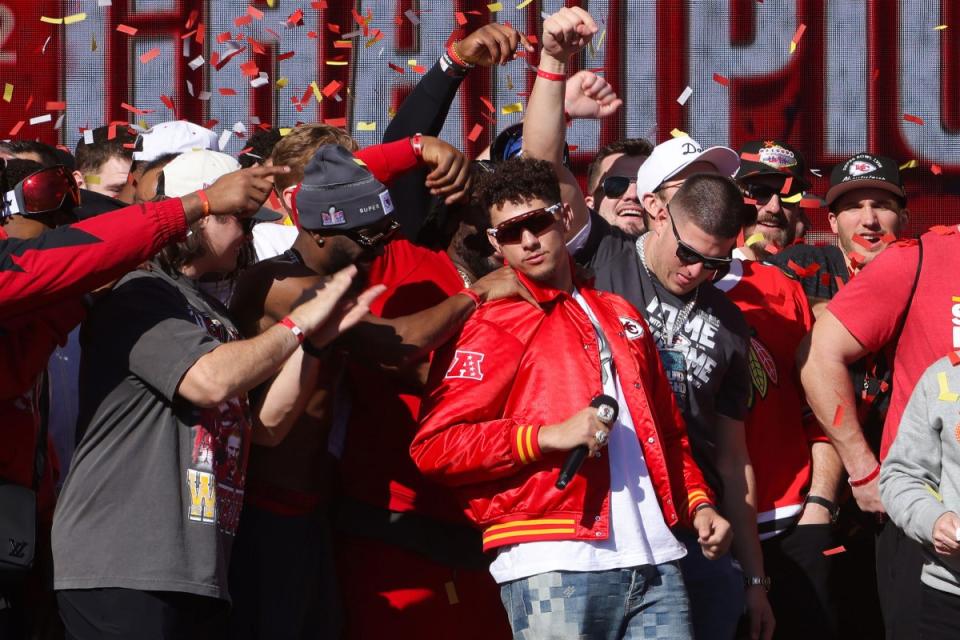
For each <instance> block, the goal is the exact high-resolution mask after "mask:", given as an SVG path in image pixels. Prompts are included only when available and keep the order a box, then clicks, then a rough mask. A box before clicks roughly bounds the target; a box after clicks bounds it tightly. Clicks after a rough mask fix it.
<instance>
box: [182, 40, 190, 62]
mask: <svg viewBox="0 0 960 640" xmlns="http://www.w3.org/2000/svg"><path fill="white" fill-rule="evenodd" d="M182 53H183V57H184V58H189V57H190V38H187V39H186V40H184V41H183V47H182Z"/></svg>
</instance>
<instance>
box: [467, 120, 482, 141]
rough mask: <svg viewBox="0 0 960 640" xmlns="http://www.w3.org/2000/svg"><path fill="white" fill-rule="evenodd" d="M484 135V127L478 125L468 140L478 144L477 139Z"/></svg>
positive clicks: (472, 130) (474, 127) (471, 131)
mask: <svg viewBox="0 0 960 640" xmlns="http://www.w3.org/2000/svg"><path fill="white" fill-rule="evenodd" d="M481 133H483V127H481V126H480V125H478V124H475V125H473V129H471V130H470V134H469V135H468V136H467V140H469V141H470V142H476V141H477V138H479V137H480V134H481Z"/></svg>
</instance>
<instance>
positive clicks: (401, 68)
mask: <svg viewBox="0 0 960 640" xmlns="http://www.w3.org/2000/svg"><path fill="white" fill-rule="evenodd" d="M387 66H388V67H390V68H391V69H393V70H394V71H396V72H397V73H406V69H404V68H403V67H401V66H400V65H396V64H393V63H392V62H388V63H387Z"/></svg>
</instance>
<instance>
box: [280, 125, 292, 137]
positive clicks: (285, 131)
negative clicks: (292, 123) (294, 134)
mask: <svg viewBox="0 0 960 640" xmlns="http://www.w3.org/2000/svg"><path fill="white" fill-rule="evenodd" d="M278 131H280V137H281V138H282V137H284V136H288V135H290V132H291V131H293V129H292V128H291V127H280V129H278Z"/></svg>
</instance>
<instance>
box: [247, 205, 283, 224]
mask: <svg viewBox="0 0 960 640" xmlns="http://www.w3.org/2000/svg"><path fill="white" fill-rule="evenodd" d="M251 217H252V218H253V219H254V220H256V221H257V222H277V221H278V220H283V215H282V214H280V213H277V212H276V211H274V210H273V209H268V208H266V207H260V210H259V211H257V212H256V213H255V214H253V216H251Z"/></svg>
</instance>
